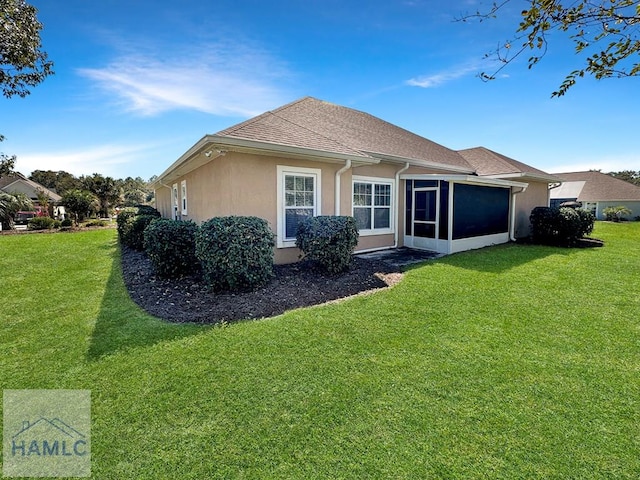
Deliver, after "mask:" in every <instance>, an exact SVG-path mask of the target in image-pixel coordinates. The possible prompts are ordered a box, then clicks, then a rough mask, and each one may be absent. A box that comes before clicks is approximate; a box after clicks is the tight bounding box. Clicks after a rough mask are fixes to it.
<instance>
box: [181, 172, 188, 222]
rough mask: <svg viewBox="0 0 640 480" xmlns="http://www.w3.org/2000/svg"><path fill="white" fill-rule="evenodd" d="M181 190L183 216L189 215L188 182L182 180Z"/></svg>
mask: <svg viewBox="0 0 640 480" xmlns="http://www.w3.org/2000/svg"><path fill="white" fill-rule="evenodd" d="M180 190H181V193H182V215H186V214H187V181H186V180H182V182H181V183H180Z"/></svg>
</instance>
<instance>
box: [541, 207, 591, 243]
mask: <svg viewBox="0 0 640 480" xmlns="http://www.w3.org/2000/svg"><path fill="white" fill-rule="evenodd" d="M529 220H530V222H531V239H532V240H533V241H534V242H535V243H541V244H544V245H561V246H572V245H575V244H576V243H577V242H578V240H579V239H581V238H582V237H584V236H586V235H588V234H590V233H591V232H592V231H593V225H594V222H595V216H594V215H593V214H592V213H591V212H587V211H585V210H581V209H574V208H570V207H561V208H550V207H536V208H534V209H533V210H532V211H531V216H530V217H529Z"/></svg>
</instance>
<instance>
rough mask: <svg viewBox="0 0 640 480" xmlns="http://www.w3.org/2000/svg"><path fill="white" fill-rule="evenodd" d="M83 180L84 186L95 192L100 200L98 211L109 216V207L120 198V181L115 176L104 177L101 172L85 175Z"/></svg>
mask: <svg viewBox="0 0 640 480" xmlns="http://www.w3.org/2000/svg"><path fill="white" fill-rule="evenodd" d="M81 180H82V184H83V186H84V188H85V189H86V190H89V191H90V192H91V193H93V194H94V195H95V196H96V198H97V199H98V201H99V202H100V207H99V209H98V213H99V214H101V215H103V216H105V217H106V216H108V215H109V209H110V208H111V207H112V206H115V204H116V202H118V200H119V199H120V187H119V186H118V183H117V182H116V181H115V180H114V179H113V178H111V177H103V176H102V175H100V174H99V173H94V174H93V175H91V176H90V177H83V178H82V179H81Z"/></svg>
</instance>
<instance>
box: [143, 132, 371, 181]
mask: <svg viewBox="0 0 640 480" xmlns="http://www.w3.org/2000/svg"><path fill="white" fill-rule="evenodd" d="M210 149H213V150H217V151H218V152H219V153H221V154H222V153H226V152H229V151H232V152H241V153H255V154H260V155H269V156H286V157H288V158H295V159H301V160H312V161H317V162H323V163H344V162H346V161H347V160H350V161H351V164H352V165H353V166H358V165H375V164H378V163H380V160H378V159H376V158H372V157H369V156H364V155H362V156H361V155H350V154H346V153H338V152H330V151H326V150H318V149H312V148H304V147H296V146H292V145H284V144H280V143H271V142H263V141H257V140H251V139H247V138H238V137H229V136H224V135H205V136H204V137H202V138H201V139H200V140H199V141H198V142H197V143H196V144H195V145H194V146H193V147H191V148H190V149H189V150H187V151H186V152H185V153H184V154H183V155H182V156H181V157H180V158H178V160H176V161H175V162H174V163H173V164H172V165H171V166H170V167H169V168H167V169H166V170H165V171H164V172H162V173H161V174H160V175H159V176H158V179H157V180H156V181H154V182H153V183H152V186H154V187H155V186H156V185H163V184H166V182H169V181H172V180H173V179H176V178H178V177H180V176H183V175H185V174H187V173H189V172H191V171H193V170H195V169H196V168H198V167H200V166H202V165H204V164H206V163H207V162H209V161H210V160H211V159H210V158H209V157H207V156H206V155H205V151H206V150H210Z"/></svg>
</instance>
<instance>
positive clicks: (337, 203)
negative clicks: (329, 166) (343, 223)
mask: <svg viewBox="0 0 640 480" xmlns="http://www.w3.org/2000/svg"><path fill="white" fill-rule="evenodd" d="M350 168H351V160H350V159H347V160H346V161H345V163H344V167H342V168H341V169H340V170H338V171H337V172H336V183H335V188H336V191H335V214H336V216H338V215H340V193H341V190H340V176H341V175H342V174H343V173H344V172H346V171H347V170H349V169H350Z"/></svg>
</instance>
